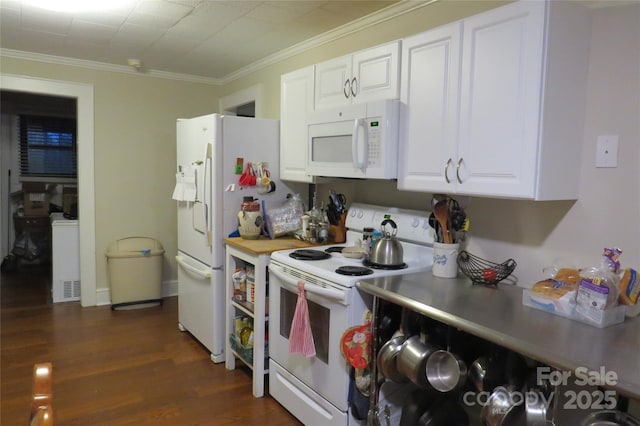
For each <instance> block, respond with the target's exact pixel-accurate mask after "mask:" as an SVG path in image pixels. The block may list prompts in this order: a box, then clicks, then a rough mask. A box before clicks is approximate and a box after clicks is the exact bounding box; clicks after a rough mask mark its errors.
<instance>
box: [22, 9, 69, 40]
mask: <svg viewBox="0 0 640 426" xmlns="http://www.w3.org/2000/svg"><path fill="white" fill-rule="evenodd" d="M71 19H72V18H71V15H69V14H67V13H61V12H50V11H48V12H45V11H44V10H42V9H37V8H33V7H29V8H27V7H23V8H22V16H21V19H20V22H21V25H22V27H23V28H25V29H32V30H35V31H39V32H42V33H49V34H67V32H68V31H69V27H70V26H71Z"/></svg>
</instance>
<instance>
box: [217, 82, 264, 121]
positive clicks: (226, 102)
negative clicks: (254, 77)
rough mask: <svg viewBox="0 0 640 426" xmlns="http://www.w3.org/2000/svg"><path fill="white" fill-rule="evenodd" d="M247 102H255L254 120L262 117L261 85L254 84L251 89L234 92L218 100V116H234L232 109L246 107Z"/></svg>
mask: <svg viewBox="0 0 640 426" xmlns="http://www.w3.org/2000/svg"><path fill="white" fill-rule="evenodd" d="M249 102H255V108H256V111H255V116H256V118H262V117H264V116H263V115H262V114H263V105H262V104H263V100H262V84H256V85H253V86H251V87H247V88H246V89H244V90H240V91H238V92H234V93H231V94H229V95H227V96H224V97H222V98H220V100H219V101H218V110H219V111H220V114H226V115H235V110H234V108H236V107H239V106H241V105H246V104H248V103H249Z"/></svg>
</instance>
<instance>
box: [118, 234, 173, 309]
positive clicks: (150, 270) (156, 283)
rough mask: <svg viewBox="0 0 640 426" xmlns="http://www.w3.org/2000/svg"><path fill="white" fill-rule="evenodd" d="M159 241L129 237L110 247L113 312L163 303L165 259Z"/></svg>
mask: <svg viewBox="0 0 640 426" xmlns="http://www.w3.org/2000/svg"><path fill="white" fill-rule="evenodd" d="M163 257H164V248H163V247H162V244H160V242H159V241H157V240H155V239H153V238H146V237H129V238H122V239H120V240H116V241H113V242H112V243H110V244H109V247H107V275H108V278H109V286H110V289H111V309H122V310H123V309H137V308H145V307H149V306H157V305H159V304H161V303H162V259H163Z"/></svg>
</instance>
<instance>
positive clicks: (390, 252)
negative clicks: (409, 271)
mask: <svg viewBox="0 0 640 426" xmlns="http://www.w3.org/2000/svg"><path fill="white" fill-rule="evenodd" d="M387 225H389V226H390V227H391V229H392V231H391V232H388V231H387V230H386V226H387ZM380 227H381V228H382V232H383V235H382V238H380V239H378V240H377V241H376V242H375V243H374V244H373V246H372V247H371V252H370V254H369V260H370V261H371V262H372V263H375V264H378V265H383V266H401V265H402V264H403V261H402V258H403V251H402V244H401V243H400V241H398V239H397V238H396V234H397V233H398V226H397V225H396V223H395V222H394V221H393V220H391V219H385V220H383V221H382V223H381V224H380Z"/></svg>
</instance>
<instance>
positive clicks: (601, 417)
mask: <svg viewBox="0 0 640 426" xmlns="http://www.w3.org/2000/svg"><path fill="white" fill-rule="evenodd" d="M581 426H640V420H638V419H637V418H635V417H633V416H631V415H629V414H627V413H623V412H622V411H616V410H604V411H597V412H595V413H591V414H589V415H588V416H587V417H586V418H585V419H584V420H583V421H582V423H581Z"/></svg>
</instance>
